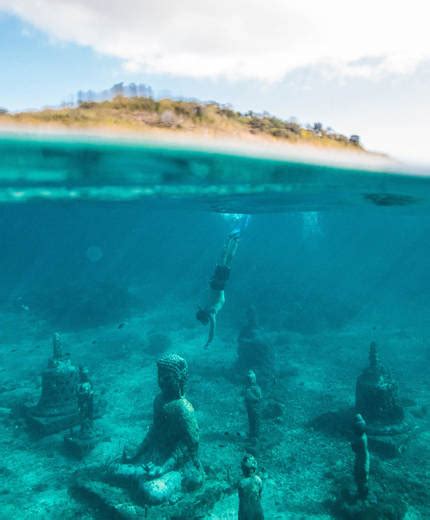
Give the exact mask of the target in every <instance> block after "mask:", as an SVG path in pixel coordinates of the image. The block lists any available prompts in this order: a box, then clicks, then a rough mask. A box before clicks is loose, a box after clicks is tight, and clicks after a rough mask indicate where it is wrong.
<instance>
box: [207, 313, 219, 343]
mask: <svg viewBox="0 0 430 520" xmlns="http://www.w3.org/2000/svg"><path fill="white" fill-rule="evenodd" d="M215 329H216V314H215V313H213V312H211V313H210V314H209V334H208V340H207V341H206V344H205V348H208V347H209V345H210V344H211V343H212V341H213V339H214V336H215Z"/></svg>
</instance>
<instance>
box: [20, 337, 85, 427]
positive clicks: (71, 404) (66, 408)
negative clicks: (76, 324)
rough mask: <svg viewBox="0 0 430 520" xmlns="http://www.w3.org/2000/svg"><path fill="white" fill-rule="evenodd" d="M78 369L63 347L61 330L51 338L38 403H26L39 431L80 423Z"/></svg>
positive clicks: (30, 423)
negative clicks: (49, 356) (31, 405)
mask: <svg viewBox="0 0 430 520" xmlns="http://www.w3.org/2000/svg"><path fill="white" fill-rule="evenodd" d="M78 385H79V371H78V369H77V368H76V367H75V366H74V365H73V364H72V363H71V361H70V356H69V355H68V354H65V353H64V351H63V345H62V341H61V337H60V335H59V334H58V333H55V334H54V335H53V339H52V358H51V359H50V360H49V361H48V366H47V368H46V369H45V370H44V371H43V373H42V393H41V396H40V398H39V401H38V403H37V405H36V406H33V407H27V409H26V419H27V422H28V425H29V427H30V428H31V429H32V430H33V431H34V432H35V433H38V434H40V435H48V434H51V433H57V432H60V431H62V430H65V429H67V428H71V427H73V426H76V425H77V424H79V421H80V411H79V402H78Z"/></svg>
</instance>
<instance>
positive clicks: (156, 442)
mask: <svg viewBox="0 0 430 520" xmlns="http://www.w3.org/2000/svg"><path fill="white" fill-rule="evenodd" d="M157 368H158V384H159V387H160V390H161V392H160V393H159V394H158V396H157V397H156V398H155V400H154V408H153V410H154V415H153V422H152V425H151V427H150V429H149V431H148V433H147V435H146V437H145V438H144V440H143V442H142V443H141V444H140V446H139V448H138V450H137V452H136V453H135V454H134V455H133V456H131V457H130V456H128V455H127V454H126V452H124V454H123V459H122V462H121V463H119V464H116V465H114V467H113V468H112V469H111V472H112V476H113V477H114V478H115V480H117V481H118V482H120V484H121V485H125V486H127V487H130V486H131V487H132V488H133V489H134V490H136V488H137V491H138V494H139V495H140V496H141V498H142V499H143V500H144V502H145V503H148V504H153V505H157V504H162V503H164V502H168V501H172V500H174V499H175V498H176V497H178V496H179V495H180V493H181V492H182V491H192V490H194V489H197V488H198V487H199V486H200V485H201V484H202V482H203V479H204V472H203V468H202V465H201V463H200V460H199V455H198V449H199V428H198V424H197V420H196V416H195V412H194V409H193V407H192V405H191V403H190V402H189V401H188V400H187V399H186V398H185V396H184V390H185V384H186V382H187V379H188V365H187V362H186V361H185V359H183V358H182V357H180V356H178V355H177V354H169V355H166V356H164V357H162V358H161V359H159V361H158V362H157Z"/></svg>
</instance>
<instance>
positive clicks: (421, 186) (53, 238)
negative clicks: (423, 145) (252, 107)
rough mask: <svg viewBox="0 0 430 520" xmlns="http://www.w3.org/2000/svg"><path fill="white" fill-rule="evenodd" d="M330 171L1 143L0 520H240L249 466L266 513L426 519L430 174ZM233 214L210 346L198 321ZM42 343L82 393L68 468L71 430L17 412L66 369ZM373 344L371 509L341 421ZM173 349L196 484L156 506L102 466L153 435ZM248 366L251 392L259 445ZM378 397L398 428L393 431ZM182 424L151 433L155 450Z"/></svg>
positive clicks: (31, 140)
mask: <svg viewBox="0 0 430 520" xmlns="http://www.w3.org/2000/svg"><path fill="white" fill-rule="evenodd" d="M330 161H332V158H330V159H327V160H326V161H323V160H321V161H320V162H317V161H316V160H315V159H312V160H311V159H310V157H307V158H305V159H299V158H297V157H294V159H292V156H285V157H284V156H281V155H279V154H278V155H277V156H276V157H275V156H272V158H271V157H269V155H267V154H266V155H265V156H262V155H261V152H259V151H258V150H251V152H250V151H249V150H247V152H246V153H245V152H243V151H242V152H241V151H238V150H233V149H222V148H217V149H212V150H210V149H206V150H205V149H203V148H201V147H200V148H199V147H198V146H197V145H196V146H194V147H188V148H187V147H186V146H185V145H184V144H182V145H178V144H176V145H172V144H170V145H168V144H162V143H155V142H153V143H149V142H148V143H137V142H134V143H133V142H130V141H117V142H115V141H113V140H107V139H106V140H104V141H102V140H99V139H96V138H86V139H84V138H83V137H80V138H79V137H75V138H67V139H66V138H64V137H54V136H49V137H47V136H45V137H41V136H29V135H26V136H24V135H20V136H17V135H6V134H3V135H2V136H1V137H0V202H1V204H0V453H1V455H2V460H1V461H0V519H3V518H4V519H9V518H17V519H24V520H26V519H30V518H31V519H44V520H45V519H57V518H60V517H61V518H65V519H72V518H84V519H100V518H102V519H110V518H124V519H130V518H149V519H162V518H163V519H164V518H171V519H176V520H178V519H182V520H185V519H186V520H192V519H194V518H195V519H197V518H199V519H206V520H209V519H212V520H216V519H217V520H224V519H225V520H227V519H232V518H237V511H238V494H237V487H238V483H239V481H240V479H241V478H242V473H241V460H242V458H243V456H244V454H245V453H253V454H254V455H255V457H256V459H257V461H258V464H259V469H258V474H259V475H260V476H261V478H262V483H263V493H262V507H263V509H264V512H265V518H266V519H292V520H293V519H294V520H297V519H302V518H310V519H315V520H328V519H330V518H366V519H367V518H371V519H382V518H393V519H394V518H407V519H409V520H411V519H418V518H430V493H429V490H428V475H429V474H430V443H429V442H428V441H429V437H430V433H429V432H430V415H429V413H428V409H429V407H430V385H429V380H428V363H429V360H430V350H429V346H428V337H429V334H430V321H429V319H428V316H429V311H430V305H429V297H430V277H429V275H428V258H429V252H430V206H429V201H430V177H428V176H427V175H426V174H428V173H430V172H429V171H426V169H421V170H420V171H418V170H416V169H414V168H411V167H408V166H407V165H400V164H397V163H395V162H393V161H391V162H390V161H387V160H381V161H379V160H370V159H369V160H368V161H367V160H366V161H360V162H355V163H354V164H348V165H347V166H340V164H345V161H344V160H343V162H338V163H336V164H337V165H334V164H335V163H333V162H332V163H331V165H330ZM365 163H366V164H365ZM359 165H361V166H359ZM243 214H248V215H250V219H249V221H248V224H247V226H246V228H245V229H244V230H243V232H242V235H241V237H240V240H239V242H238V244H237V251H236V253H235V255H233V256H234V258H233V259H232V262H231V273H230V277H229V279H228V281H227V282H226V286H225V299H226V301H225V305H224V306H223V307H222V309H221V310H220V311H219V313H218V315H217V327H216V331H215V336H214V339H213V341H212V343H211V344H210V347H209V348H208V349H207V350H205V349H204V348H203V347H204V344H205V343H206V340H207V337H208V327H207V326H203V325H202V324H201V323H200V322H199V321H197V320H196V317H195V315H196V311H197V310H198V308H199V306H205V305H206V303H207V302H208V298H209V294H210V292H209V291H210V289H209V283H210V280H211V277H212V275H213V272H214V268H215V266H216V265H217V263H219V262H221V261H222V258H223V254H222V252H223V247H224V245H225V244H226V242H228V237H229V235H230V234H231V232H232V230H237V228H238V225H239V224H240V222H241V217H240V215H243ZM250 307H253V308H254V310H253V311H250ZM250 313H251V314H252V313H255V314H256V315H257V318H258V320H257V321H258V324H257V325H255V324H254V328H252V327H251V329H252V330H251V332H252V333H250V328H249V327H247V320H249V315H250ZM248 325H249V323H248ZM54 332H59V333H60V336H61V338H62V342H63V350H64V352H67V353H68V354H69V355H70V363H71V364H72V366H73V367H78V365H83V366H85V367H87V368H88V371H89V374H90V380H91V382H92V385H93V389H94V396H95V401H94V402H95V410H96V413H95V418H93V419H94V420H93V425H92V427H93V434H92V437H91V439H92V441H91V446H90V447H89V448H88V450H87V451H85V453H84V454H83V456H82V457H79V456H76V455H77V454H76V451H75V452H73V450H70V442H68V441H67V440H65V438H67V439H70V438H72V439H74V438H77V439H78V440H79V439H80V440H81V441H82V438H80V437H79V435H80V434H79V432H80V430H79V428H80V426H81V423H82V420H81V418H80V417H79V418H78V420H76V421H75V423H74V426H73V428H74V430H73V432H70V427H69V426H67V427H66V426H64V425H63V426H61V425H60V426H58V424H57V423H56V422H55V421H57V419H58V417H60V418H61V419H62V420H64V419H65V418H66V419H67V417H69V416H68V413H66V411H65V410H64V409H63V410H62V411H59V410H58V409H57V410H56V412H55V413H56V415H55V414H54V415H55V419H54V420H53V421H54V423H55V424H57V426H58V428H57V429H55V431H52V432H51V431H49V432H47V431H44V432H41V431H39V430H38V428H40V424H39V426H37V427H35V423H36V424H38V423H37V421H38V420H39V419H37V417H39V416H37V413H36V419H35V418H34V417H33V416H32V415H31V414H32V412H31V410H33V408H32V406H34V405H36V404H37V403H38V401H39V397H40V395H41V392H42V387H43V384H45V383H46V379H48V380H49V378H50V377H52V378H53V377H54V376H53V375H52V370H53V367H55V366H57V368H56V369H55V370H58V372H61V370H63V369H64V372H67V370H69V369H70V366H69V365H67V366H68V367H69V369H67V370H66V369H65V368H64V365H63V364H61V363H63V360H61V363H59V362H57V361H55V362H53V361H49V360H50V358H52V348H51V337H52V334H53V333H54ZM372 341H375V342H376V343H377V345H378V351H379V357H380V360H381V363H382V365H383V366H384V367H386V371H383V370H382V372H381V374H382V375H381V378H382V379H381V378H379V379H377V381H379V383H375V385H376V386H377V385H378V384H380V386H379V387H378V388H379V393H378V392H377V393H376V394H374V396H373V399H374V400H375V402H377V403H379V404H378V406H379V408H378V406H377V407H376V408H377V409H378V410H377V412H376V414H378V413H381V414H382V415H381V421H382V422H381V424H383V426H384V428H385V429H384V431H383V435H380V434H378V435H373V436H372V434H371V432H372V431H373V432H375V431H377V428H378V427H379V426H381V425H380V424H379V423H378V421H376V422H372V417H370V419H369V425H370V426H369V428H370V429H369V449H370V473H369V496H368V498H367V499H366V500H358V499H357V497H356V484H357V482H355V480H354V452H353V451H352V449H351V441H352V440H354V438H353V435H352V418H353V415H354V412H355V398H356V384H357V379H358V377H359V375H360V374H361V373H362V372H363V369H364V368H365V367H366V366H367V365H368V353H369V345H370V343H371V342H372ZM170 353H177V354H179V355H180V356H182V357H183V358H184V359H185V360H186V361H187V362H188V369H189V378H188V384H187V388H186V397H187V398H188V399H189V401H190V402H191V403H192V404H193V406H194V408H195V417H194V418H195V420H196V421H197V422H198V425H199V431H200V437H199V441H198V443H199V455H198V456H199V460H200V461H201V463H202V467H203V468H204V472H205V474H206V477H205V483H204V484H203V485H202V486H200V487H198V489H195V490H193V491H190V490H186V489H182V488H181V489H176V492H175V494H173V495H172V496H171V497H170V498H171V500H170V502H167V503H165V504H163V505H156V506H154V505H151V504H148V500H147V497H146V495H145V494H144V493H143V492H142V493H139V492H137V489H136V485H137V484H136V481H133V479H132V478H126V479H125V480H126V484H124V482H123V481H122V480H121V479H119V480H118V479H117V480H115V478H112V475H111V473H109V471H111V470H112V467H114V465H115V464H117V463H118V464H119V463H120V462H121V460H122V459H121V455H122V453H123V450H124V448H126V452H127V453H133V451H134V450H136V449H137V446H138V445H139V444H140V443H141V441H142V439H143V438H144V436H145V434H146V432H147V431H148V428H150V426H151V424H152V418H153V416H152V414H153V400H154V397H155V396H156V395H157V393H158V392H159V389H158V377H157V364H156V362H157V360H158V359H159V358H160V357H162V356H164V355H166V354H170ZM65 357H66V358H67V356H65ZM67 359H68V358H67ZM55 363H57V365H56V364H55ZM64 363H66V364H67V363H68V361H67V362H66V361H64ZM58 366H59V367H60V368H58ZM249 368H252V369H254V370H255V372H256V374H257V382H258V383H259V384H260V385H261V387H262V396H263V397H262V401H261V403H260V405H261V408H260V415H261V417H260V422H261V424H260V432H259V435H258V438H257V440H256V441H255V440H253V439H249V438H248V419H247V412H246V407H245V404H244V397H243V396H244V393H245V390H246V388H245V387H246V382H245V381H246V375H247V371H248V369H249ZM55 370H54V372H55ZM55 373H57V372H55ZM41 375H42V377H41ZM63 375H64V373H63ZM58 377H60V376H58ZM61 377H62V376H61ZM378 377H379V376H378ZM43 381H45V383H43ZM50 381H51V380H50ZM62 381H63V380H62ZM63 383H64V381H63ZM63 383H62V384H63ZM59 386H61V385H59ZM61 388H62V390H61V392H63V393H64V392H66V390H65V389H64V387H63V386H61ZM381 388H382V390H381ZM387 389H388V390H387ZM51 390H52V389H51ZM384 392H388V394H386V393H384ZM62 395H63V394H62ZM380 395H382V396H383V398H382V401H381V400H378V399H379V397H378V396H380ZM386 395H387V396H388V397H387V399H386V400H385V401H384V399H385V397H384V396H386ZM391 398H392V399H393V400H394V402H395V404H396V406H399V407H400V408H401V409H402V410H403V413H404V416H403V418H402V419H401V420H397V419H396V420H393V421H392V423H390V421H388V422H384V420H385V418H384V413H383V412H384V410H383V408H384V406H386V407H388V408H389V407H390V406H391V405H392V401H391V400H390V399H391ZM372 402H373V400H372V399H370V404H369V406H370V408H369V410H370V409H371V405H372ZM381 402H382V404H380V403H381ZM63 404H64V403H63ZM69 404H70V403H69ZM72 404H73V403H72ZM75 405H76V406H77V404H76V403H75ZM44 406H45V415H43V413H42V418H43V421H46V422H49V421H51V419H52V416H49V417H48V413H47V411H46V407H47V405H46V404H45V405H44ZM42 408H43V407H42ZM48 408H49V406H48ZM186 409H187V410H188V411H189V407H188V405H187V407H186ZM395 409H396V410H397V408H395ZM29 410H30V411H29ZM381 410H382V411H381ZM51 411H52V410H51ZM75 411H76V410H75ZM188 411H187V413H188ZM166 413H167V412H166ZM363 414H364V416H366V413H364V412H363ZM78 415H79V413H78ZM29 418H30V419H29ZM31 418H32V419H31ZM69 418H70V417H69ZM365 419H366V417H365ZM178 421H179V423H180V421H181V419H180V418H179V416H178V417H174V420H173V422H172V423H170V425H169V427H168V428H167V427H162V428H160V429H159V430H157V436H158V437H159V441H160V442H161V443H162V444H163V445H164V444H165V443H167V444H168V445H169V446H170V444H169V443H171V442H173V441H172V440H171V438H170V437H169V435H170V433H171V432H170V430H171V429H172V428H173V430H174V432H175V434H176V433H178V431H179V429H178V431H177V430H176V429H175V428H176V424H177V423H178ZM44 424H45V423H44ZM49 424H51V423H49ZM172 424H173V426H172ZM181 424H182V423H181ZM73 428H72V429H73ZM371 428H373V430H371ZM187 431H188V433H189V432H190V431H191V430H187ZM178 435H179V438H180V440H182V439H183V438H184V439H185V438H188V437H187V436H186V435H185V436H184V437H183V438H182V437H181V436H182V435H183V433H178ZM187 435H188V434H187ZM175 442H176V441H175ZM173 444H174V442H173ZM174 447H176V446H174ZM174 447H172V450H173V448H174ZM75 448H76V446H75ZM181 450H184V451H181V453H185V455H184V457H185V459H186V457H187V455H186V453H187V450H186V449H185V448H183V446H182V445H181ZM155 452H157V450H156V449H155V448H154V446H153V449H152V455H151V456H152V457H154V459H153V460H149V459H147V460H145V461H144V462H145V463H149V462H153V463H154V461H156V457H157V453H156V454H155V455H154V453H155ZM159 455H160V454H159V453H158V456H159ZM148 457H149V456H148ZM158 463H159V462H157V464H158ZM177 465H178V467H175V470H178V472H179V473H180V474H181V475H182V477H183V475H184V472H186V470H185V469H184V468H183V467H182V465H181V463H180V462H178V463H177ZM142 467H143V466H142ZM145 467H146V466H145ZM133 468H134V469H135V468H136V466H133ZM142 471H143V470H142ZM145 471H146V469H145ZM167 473H168V472H167ZM162 476H163V475H162ZM176 477H177V475H176V476H174V477H173V478H172V480H171V482H173V484H171V485H172V486H173V485H175V482H176V480H175V478H176ZM162 483H163V484H165V481H164V480H162ZM169 485H170V484H169ZM161 488H163V486H161ZM163 489H164V488H163ZM354 515H355V516H354ZM360 515H361V516H360Z"/></svg>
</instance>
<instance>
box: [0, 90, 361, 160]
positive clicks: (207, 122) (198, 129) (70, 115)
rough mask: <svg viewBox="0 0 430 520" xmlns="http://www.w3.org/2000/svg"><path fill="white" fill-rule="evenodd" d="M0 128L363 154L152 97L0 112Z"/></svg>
mask: <svg viewBox="0 0 430 520" xmlns="http://www.w3.org/2000/svg"><path fill="white" fill-rule="evenodd" d="M0 124H1V125H3V126H5V125H14V126H21V125H25V126H29V125H31V126H33V125H35V126H43V127H53V128H60V129H64V128H68V129H75V130H76V129H86V130H104V129H106V130H111V131H115V132H130V133H137V134H145V133H149V132H150V131H152V132H153V131H155V130H156V131H162V132H173V133H176V134H177V133H182V134H191V135H200V136H202V135H203V136H206V135H207V136H210V137H227V138H228V137H234V138H244V137H245V138H246V137H253V136H257V137H260V138H265V139H269V140H271V141H276V142H282V141H285V142H289V143H294V144H308V145H313V146H322V147H333V148H342V149H345V148H350V149H353V150H355V151H361V150H363V148H362V146H361V145H360V144H359V142H358V141H357V142H355V141H354V140H353V139H352V140H351V139H348V137H346V136H344V135H341V134H338V133H334V132H332V131H328V130H325V129H324V128H323V127H322V125H320V124H317V123H316V124H315V125H314V126H313V127H306V128H305V127H303V126H301V125H299V124H298V123H296V122H294V121H286V120H282V119H279V118H278V117H275V116H272V115H270V114H267V113H264V114H256V113H253V112H247V113H246V114H242V113H240V112H237V111H235V110H233V109H231V108H230V107H227V106H223V105H219V104H217V103H215V102H209V103H201V102H194V101H176V100H172V99H161V100H155V99H153V98H150V97H132V98H128V97H122V96H118V97H116V98H114V99H112V100H110V101H102V102H92V101H84V102H81V103H79V105H78V106H77V107H72V108H71V107H65V108H49V109H43V110H40V111H28V112H19V113H14V114H12V113H8V112H2V113H0ZM353 137H354V136H353ZM355 137H356V136H355Z"/></svg>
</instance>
